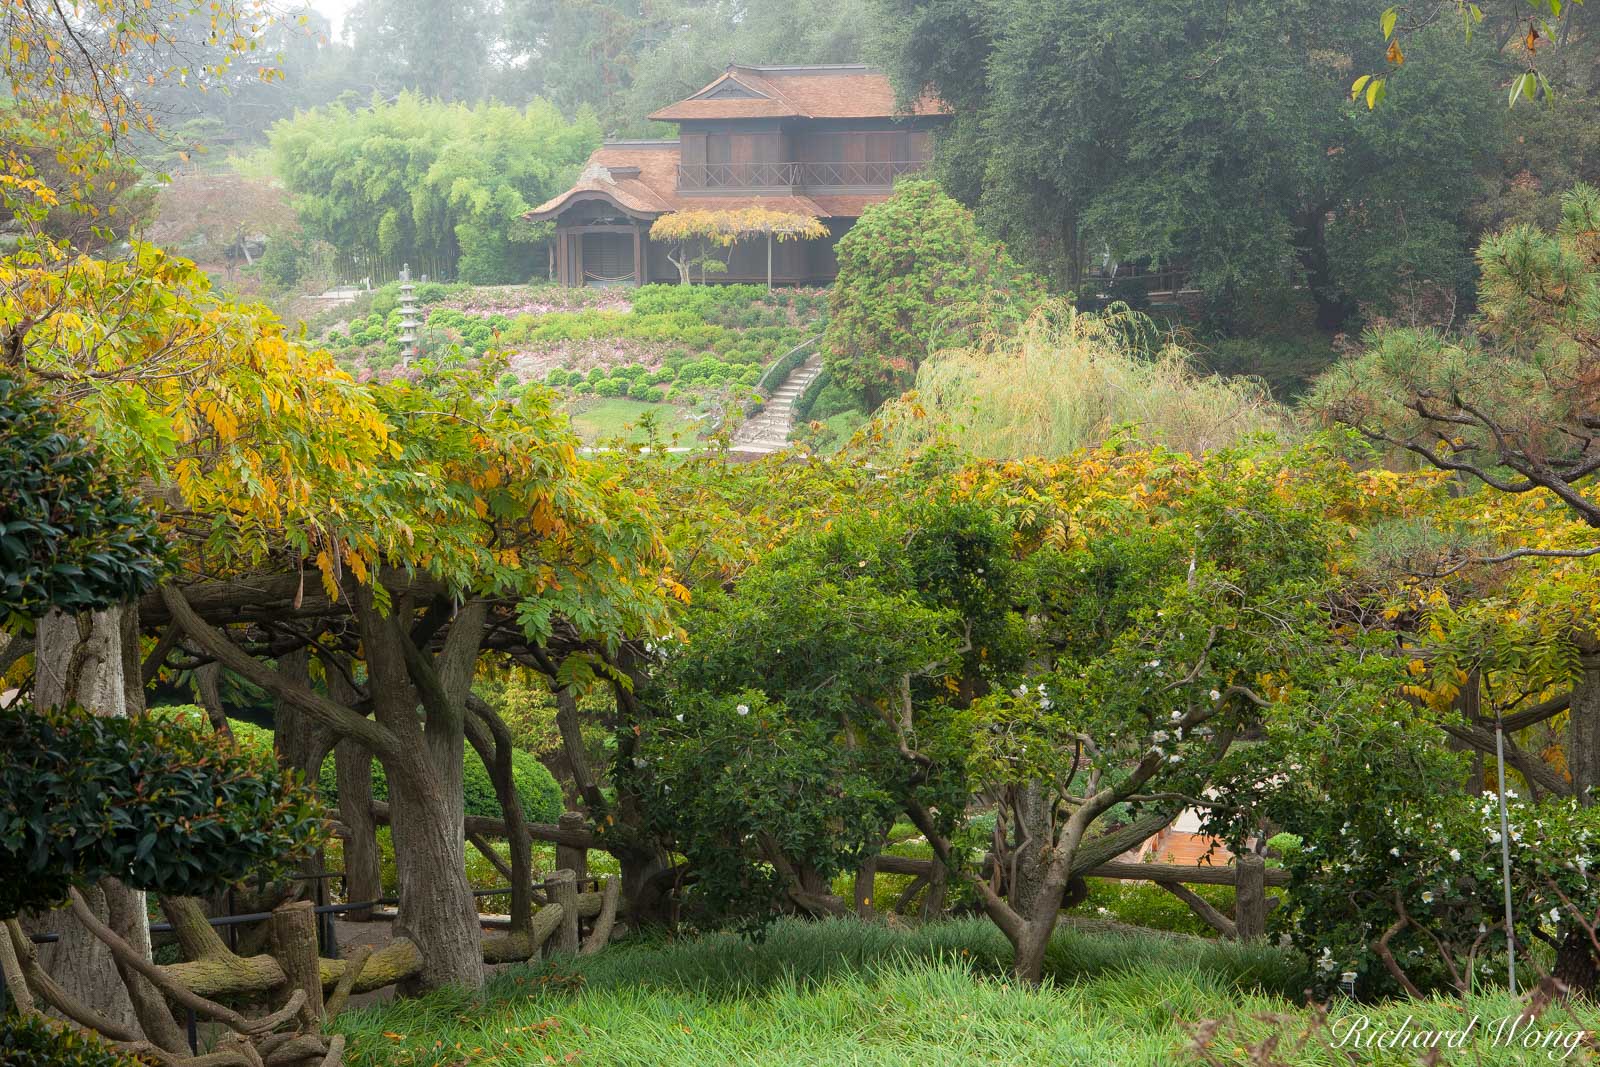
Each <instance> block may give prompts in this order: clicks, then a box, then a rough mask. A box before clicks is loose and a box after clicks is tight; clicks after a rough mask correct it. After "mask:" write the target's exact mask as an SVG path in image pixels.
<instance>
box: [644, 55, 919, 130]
mask: <svg viewBox="0 0 1600 1067" xmlns="http://www.w3.org/2000/svg"><path fill="white" fill-rule="evenodd" d="M729 82H732V83H734V84H735V85H736V86H739V87H741V88H742V90H743V91H744V93H745V94H746V95H739V96H728V95H719V94H718V90H719V89H720V90H723V91H724V92H726V89H727V83H729ZM750 94H753V95H750ZM907 113H908V112H906V111H902V110H901V109H899V108H898V107H897V106H896V105H895V98H894V88H893V87H892V86H891V85H890V84H889V78H888V76H887V75H885V74H883V73H881V72H879V71H876V70H873V69H872V68H871V67H865V66H859V65H854V64H852V65H840V66H824V67H745V66H738V65H734V66H730V67H729V68H728V69H727V71H725V72H724V73H723V74H721V75H720V76H718V77H717V78H716V80H714V81H712V82H711V84H709V85H707V86H706V87H705V88H703V89H701V90H700V91H699V92H697V93H695V94H694V95H693V96H690V97H689V98H688V99H687V100H680V101H679V102H678V103H676V104H669V105H667V106H666V107H664V108H662V109H661V110H659V111H657V112H655V113H654V114H652V115H651V116H650V117H651V118H652V119H657V120H660V121H663V122H677V121H682V120H684V119H759V118H811V119H861V118H890V117H893V116H897V115H903V114H907ZM909 113H910V114H913V115H944V114H948V111H947V110H946V109H945V108H944V106H943V105H942V104H941V103H940V102H939V101H937V100H935V99H934V98H932V97H927V96H924V97H923V98H921V99H920V100H918V101H917V102H916V103H915V104H914V105H913V106H912V107H911V108H910V110H909Z"/></svg>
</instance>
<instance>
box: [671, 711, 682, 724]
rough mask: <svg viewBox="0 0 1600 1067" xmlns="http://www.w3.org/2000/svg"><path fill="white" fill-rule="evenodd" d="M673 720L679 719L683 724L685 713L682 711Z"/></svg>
mask: <svg viewBox="0 0 1600 1067" xmlns="http://www.w3.org/2000/svg"><path fill="white" fill-rule="evenodd" d="M673 718H674V719H677V720H678V721H679V722H682V721H683V712H681V711H680V712H678V714H676V715H674V716H673Z"/></svg>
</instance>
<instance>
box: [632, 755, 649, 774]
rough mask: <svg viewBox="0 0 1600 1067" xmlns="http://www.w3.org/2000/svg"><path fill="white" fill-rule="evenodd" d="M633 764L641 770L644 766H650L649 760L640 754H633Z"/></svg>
mask: <svg viewBox="0 0 1600 1067" xmlns="http://www.w3.org/2000/svg"><path fill="white" fill-rule="evenodd" d="M633 765H634V766H635V767H637V768H639V769H640V770H641V771H642V770H644V769H645V768H646V767H648V766H650V761H649V760H647V759H644V758H642V757H640V756H635V757H633Z"/></svg>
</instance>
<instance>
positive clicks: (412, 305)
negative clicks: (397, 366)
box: [399, 263, 422, 367]
mask: <svg viewBox="0 0 1600 1067" xmlns="http://www.w3.org/2000/svg"><path fill="white" fill-rule="evenodd" d="M421 325H422V319H421V318H420V317H419V315H418V312H417V287H416V286H415V285H413V284H412V282H411V265H410V264H409V263H408V264H406V265H404V266H402V267H401V268H400V337H399V341H400V363H401V366H406V367H409V366H410V365H411V361H412V360H413V359H415V358H417V327H419V326H421Z"/></svg>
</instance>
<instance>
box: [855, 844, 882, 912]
mask: <svg viewBox="0 0 1600 1067" xmlns="http://www.w3.org/2000/svg"><path fill="white" fill-rule="evenodd" d="M877 885H878V858H877V857H876V856H874V857H872V858H871V859H868V860H864V861H863V862H862V864H861V869H860V870H858V871H857V872H856V884H855V894H856V899H855V900H854V901H853V902H852V903H853V904H854V905H855V910H856V915H858V916H859V917H861V918H863V919H867V918H871V917H872V910H873V900H872V898H873V895H874V891H875V890H876V889H877Z"/></svg>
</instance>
